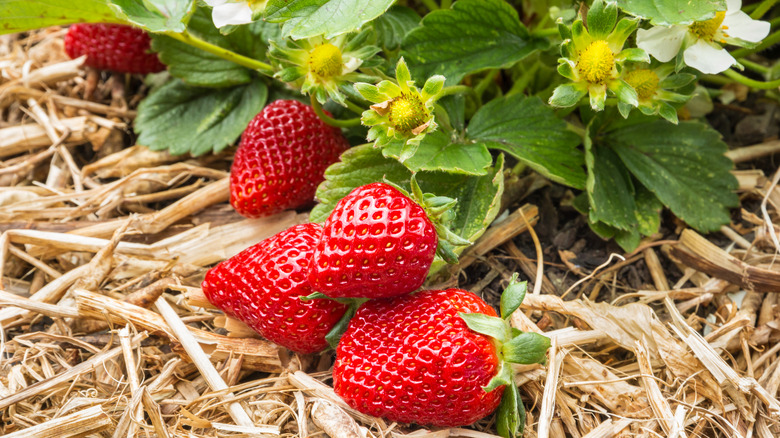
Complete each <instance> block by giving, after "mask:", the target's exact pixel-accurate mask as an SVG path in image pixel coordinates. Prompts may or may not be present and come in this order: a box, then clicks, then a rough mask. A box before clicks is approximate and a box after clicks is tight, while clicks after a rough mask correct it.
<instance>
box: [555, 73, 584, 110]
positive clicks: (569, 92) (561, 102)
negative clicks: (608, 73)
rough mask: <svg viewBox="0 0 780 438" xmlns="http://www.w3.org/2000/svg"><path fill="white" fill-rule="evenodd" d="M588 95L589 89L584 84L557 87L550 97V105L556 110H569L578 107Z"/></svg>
mask: <svg viewBox="0 0 780 438" xmlns="http://www.w3.org/2000/svg"><path fill="white" fill-rule="evenodd" d="M559 73H560V72H559ZM586 94H588V88H587V87H585V86H583V85H582V84H562V85H559V86H557V87H555V91H553V95H552V96H551V97H550V105H552V106H554V107H556V108H568V107H571V106H574V105H577V103H578V102H579V101H580V99H582V98H583V97H585V95H586Z"/></svg>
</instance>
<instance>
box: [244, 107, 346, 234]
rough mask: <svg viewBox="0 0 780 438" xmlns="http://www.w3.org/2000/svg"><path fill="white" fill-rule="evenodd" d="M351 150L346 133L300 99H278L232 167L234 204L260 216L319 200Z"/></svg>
mask: <svg viewBox="0 0 780 438" xmlns="http://www.w3.org/2000/svg"><path fill="white" fill-rule="evenodd" d="M348 147H349V143H347V140H346V139H345V138H344V136H343V135H342V134H341V130H339V129H338V128H334V127H332V126H328V125H326V124H325V122H323V121H322V120H320V118H319V117H317V114H315V113H314V110H313V109H312V108H311V107H310V106H307V105H304V104H302V103H300V102H298V101H295V100H277V101H276V102H274V103H272V104H270V105H268V106H266V107H265V108H264V109H263V111H262V112H260V114H258V115H257V116H255V118H254V119H252V121H251V122H249V126H247V127H246V130H244V134H243V135H242V136H241V144H240V145H239V147H238V150H237V151H236V157H235V161H233V167H232V168H231V169H230V204H231V205H233V208H235V209H236V211H238V212H239V213H241V214H242V215H244V216H246V217H250V218H254V217H260V216H268V215H271V214H274V213H278V212H280V211H284V210H288V209H291V208H298V207H302V206H305V205H307V204H310V203H312V202H313V201H314V192H315V191H316V190H317V186H318V185H319V184H320V183H321V182H322V181H323V180H324V179H325V177H324V176H323V174H324V172H325V169H327V168H328V166H330V165H331V164H333V163H335V162H336V161H338V159H339V155H341V153H342V152H344V151H345V150H346V149H347V148H348Z"/></svg>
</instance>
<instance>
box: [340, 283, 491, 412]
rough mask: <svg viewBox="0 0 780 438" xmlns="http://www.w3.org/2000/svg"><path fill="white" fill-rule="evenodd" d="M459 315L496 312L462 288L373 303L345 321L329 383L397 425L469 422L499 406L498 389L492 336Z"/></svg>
mask: <svg viewBox="0 0 780 438" xmlns="http://www.w3.org/2000/svg"><path fill="white" fill-rule="evenodd" d="M459 312H463V313H467V314H482V315H488V316H493V317H495V316H496V312H495V311H494V310H493V308H491V307H490V306H488V305H487V303H485V302H484V301H482V300H481V299H480V298H479V297H477V296H476V295H474V294H472V293H470V292H466V291H464V290H460V289H447V290H426V291H422V292H418V293H416V294H412V295H405V296H402V297H396V298H393V299H389V300H372V301H368V302H367V303H365V304H363V306H361V307H360V308H359V309H358V311H357V313H356V314H355V317H354V318H353V319H352V320H351V321H350V323H349V327H348V328H347V331H346V332H345V333H344V335H343V336H342V338H341V341H340V343H339V345H338V348H337V350H336V354H337V357H336V364H335V366H334V369H333V387H334V389H335V391H336V394H338V395H339V396H341V398H343V399H344V401H346V402H347V404H349V405H350V406H352V407H353V408H355V409H357V410H358V411H360V412H363V413H366V414H369V415H374V416H378V417H384V418H386V419H388V420H390V421H397V422H401V423H418V424H422V425H432V426H442V427H452V426H462V425H467V424H471V423H473V422H475V421H477V420H479V419H480V418H482V417H484V416H486V415H488V414H489V413H491V412H492V411H493V410H495V409H496V407H497V406H498V405H499V402H500V400H501V393H502V389H503V386H496V387H495V388H494V389H492V390H491V391H490V392H487V391H485V390H484V389H483V387H484V386H487V385H488V383H489V382H491V380H492V379H493V378H494V377H495V376H496V375H497V374H498V373H499V368H500V359H499V356H498V352H497V350H496V346H495V345H494V343H493V342H492V340H491V338H490V337H488V336H485V335H482V334H479V333H476V332H474V331H472V330H471V329H469V327H468V326H467V325H466V322H465V321H464V320H463V319H462V318H460V317H459Z"/></svg>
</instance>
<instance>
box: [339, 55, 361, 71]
mask: <svg viewBox="0 0 780 438" xmlns="http://www.w3.org/2000/svg"><path fill="white" fill-rule="evenodd" d="M343 62H344V67H343V68H342V70H341V74H343V75H345V74H347V73H352V72H353V71H355V70H357V69H358V67H360V65H361V64H363V60H362V59H360V58H355V57H354V56H346V57H344V60H343Z"/></svg>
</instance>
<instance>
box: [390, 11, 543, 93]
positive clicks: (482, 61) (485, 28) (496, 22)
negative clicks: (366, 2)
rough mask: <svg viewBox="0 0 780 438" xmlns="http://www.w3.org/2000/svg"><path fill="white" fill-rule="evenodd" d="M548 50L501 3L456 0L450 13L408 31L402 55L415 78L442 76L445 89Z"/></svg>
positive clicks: (440, 13) (432, 16)
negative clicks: (533, 53) (468, 78)
mask: <svg viewBox="0 0 780 438" xmlns="http://www.w3.org/2000/svg"><path fill="white" fill-rule="evenodd" d="M548 46H549V40H547V39H534V38H533V37H531V35H530V33H529V32H528V29H526V28H525V26H523V24H522V23H521V22H520V19H519V18H518V15H517V11H516V10H515V8H513V7H512V6H511V5H510V4H508V3H507V2H504V1H502V0H459V1H457V2H456V3H455V4H454V5H453V6H452V9H441V10H437V11H434V12H431V13H429V14H428V15H426V16H425V18H423V20H422V26H421V27H419V28H417V29H414V30H412V31H411V32H409V33H408V34H407V35H406V37H405V38H404V40H403V43H402V44H401V49H402V50H401V52H402V54H403V56H404V57H405V58H406V60H407V62H409V67H410V68H411V69H412V71H413V72H414V74H415V75H416V78H417V79H419V80H424V79H425V78H427V77H429V76H433V75H435V74H441V75H444V76H445V77H446V78H447V84H448V85H452V84H457V83H458V82H460V80H461V79H463V77H464V76H466V75H468V74H471V73H475V72H478V71H481V70H486V69H490V68H496V67H501V68H504V67H509V66H511V65H512V64H514V63H515V62H517V61H519V60H521V59H523V58H525V57H526V56H528V55H529V54H531V53H532V52H534V51H535V50H539V49H545V48H547V47H548Z"/></svg>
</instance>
